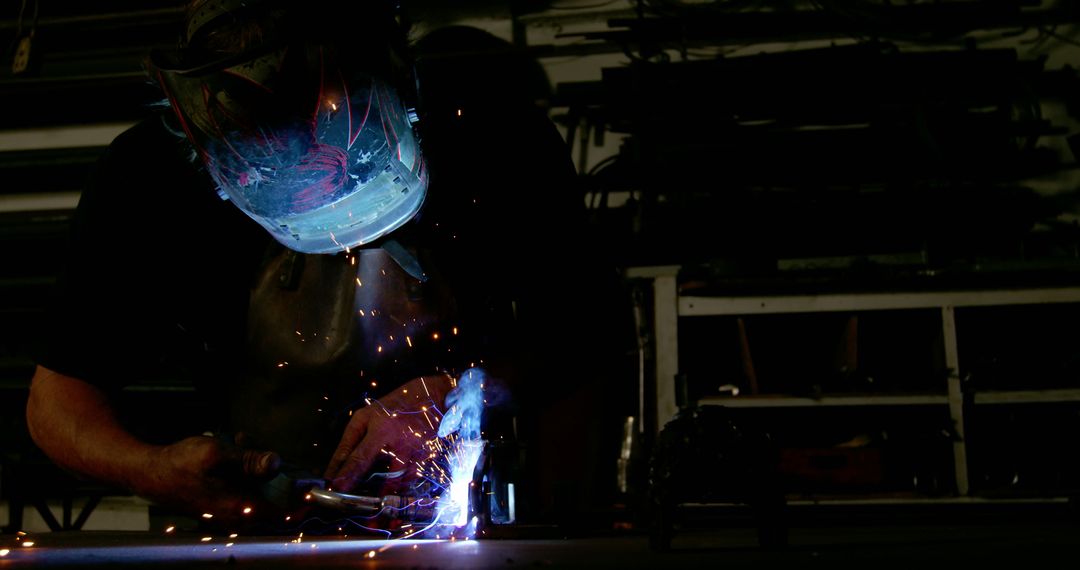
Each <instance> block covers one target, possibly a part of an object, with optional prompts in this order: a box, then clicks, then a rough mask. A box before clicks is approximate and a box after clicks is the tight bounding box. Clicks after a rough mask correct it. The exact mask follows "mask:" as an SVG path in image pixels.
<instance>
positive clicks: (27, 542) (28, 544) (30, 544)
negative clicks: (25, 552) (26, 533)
mask: <svg viewBox="0 0 1080 570" xmlns="http://www.w3.org/2000/svg"><path fill="white" fill-rule="evenodd" d="M22 545H23V548H30V547H31V546H33V545H34V541H32V540H27V541H26V542H24V543H22Z"/></svg>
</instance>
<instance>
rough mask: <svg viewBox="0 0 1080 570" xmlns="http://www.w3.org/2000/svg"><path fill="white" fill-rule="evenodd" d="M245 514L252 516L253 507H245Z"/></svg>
mask: <svg viewBox="0 0 1080 570" xmlns="http://www.w3.org/2000/svg"><path fill="white" fill-rule="evenodd" d="M316 445H318V444H316ZM243 513H244V514H245V515H250V514H251V507H244V510H243Z"/></svg>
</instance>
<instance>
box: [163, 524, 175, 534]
mask: <svg viewBox="0 0 1080 570" xmlns="http://www.w3.org/2000/svg"><path fill="white" fill-rule="evenodd" d="M174 530H176V527H175V526H170V527H168V528H166V529H165V534H169V533H170V532H172V531H174Z"/></svg>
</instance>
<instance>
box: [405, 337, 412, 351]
mask: <svg viewBox="0 0 1080 570" xmlns="http://www.w3.org/2000/svg"><path fill="white" fill-rule="evenodd" d="M405 343H406V344H408V345H409V348H412V339H411V338H409V337H408V336H406V337H405Z"/></svg>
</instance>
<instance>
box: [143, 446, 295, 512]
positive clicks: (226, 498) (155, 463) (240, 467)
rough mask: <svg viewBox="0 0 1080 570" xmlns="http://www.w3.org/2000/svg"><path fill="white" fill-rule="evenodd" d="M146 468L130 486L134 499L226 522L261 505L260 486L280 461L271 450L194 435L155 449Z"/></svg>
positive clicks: (271, 475)
mask: <svg viewBox="0 0 1080 570" xmlns="http://www.w3.org/2000/svg"><path fill="white" fill-rule="evenodd" d="M238 442H239V440H238ZM149 465H150V467H149V469H147V471H146V472H145V473H143V475H142V477H141V478H140V479H139V480H138V481H136V484H135V485H134V487H135V488H134V489H133V491H134V492H135V493H136V494H137V495H139V496H142V497H144V498H147V499H150V500H152V501H154V502H156V503H158V504H160V505H163V506H169V507H174V508H178V509H181V510H184V511H187V512H191V513H194V514H198V515H202V514H203V513H209V514H211V515H213V520H214V521H216V522H222V523H229V522H235V521H241V520H243V519H245V518H250V517H251V516H252V515H254V514H256V511H259V509H260V507H263V506H264V504H263V503H262V502H261V500H260V498H259V494H258V488H259V485H260V484H262V483H263V482H265V481H266V480H268V479H270V478H271V477H273V476H274V475H275V474H276V473H277V470H278V468H279V467H280V465H281V459H280V457H278V455H277V454H276V453H273V452H268V451H256V450H252V449H243V448H241V447H240V446H239V445H230V444H227V443H225V442H222V441H221V440H219V439H216V438H213V437H209V436H198V437H189V438H187V439H183V440H181V441H178V442H176V443H174V444H172V445H167V446H164V447H160V448H158V449H156V450H155V451H154V452H153V454H152V457H151V460H150V464H149ZM245 509H250V510H249V511H248V512H246V513H245V512H244V511H245Z"/></svg>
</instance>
